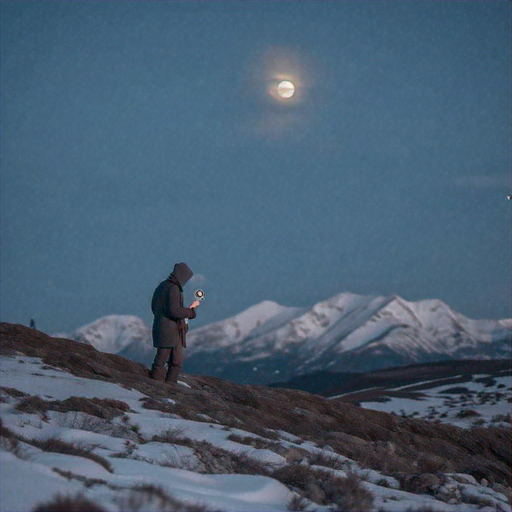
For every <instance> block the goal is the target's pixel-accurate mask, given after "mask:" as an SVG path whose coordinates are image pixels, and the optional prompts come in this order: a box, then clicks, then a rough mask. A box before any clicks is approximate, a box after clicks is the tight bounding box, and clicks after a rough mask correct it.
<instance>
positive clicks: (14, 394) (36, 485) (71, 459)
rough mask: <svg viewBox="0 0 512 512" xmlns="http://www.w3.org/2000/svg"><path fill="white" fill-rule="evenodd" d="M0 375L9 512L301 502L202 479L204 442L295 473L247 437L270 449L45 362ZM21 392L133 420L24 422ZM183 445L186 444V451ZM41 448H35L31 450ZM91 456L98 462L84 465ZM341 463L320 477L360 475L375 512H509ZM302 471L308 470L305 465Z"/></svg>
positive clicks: (452, 482)
mask: <svg viewBox="0 0 512 512" xmlns="http://www.w3.org/2000/svg"><path fill="white" fill-rule="evenodd" d="M0 368H1V385H2V400H1V403H0V415H1V419H2V443H1V452H0V454H1V470H2V473H1V476H2V478H1V493H0V510H1V511H2V512H3V511H5V512H18V511H19V512H27V511H30V510H34V509H35V507H36V506H37V505H38V504H41V503H44V502H48V501H50V500H52V499H53V498H54V497H55V495H56V494H60V495H61V496H64V495H70V496H76V495H77V494H78V493H81V495H82V497H83V499H87V500H91V501H93V502H94V503H96V504H97V505H98V506H100V507H102V508H103V509H104V510H108V511H116V512H117V511H123V512H126V511H129V510H144V511H148V512H150V511H152V510H155V511H156V510H186V508H180V507H192V506H193V505H198V506H204V507H206V508H207V509H208V510H225V511H232V512H239V511H240V512H242V511H247V512H254V511H256V510H257V511H262V512H263V511H268V512H277V511H285V510H294V508H293V507H292V508H290V507H291V505H290V503H291V502H292V499H294V498H297V497H298V495H297V493H296V492H295V491H294V490H292V489H291V488H288V487H287V486H285V485H284V484H283V483H281V482H280V481H278V480H276V479H274V478H270V477H268V476H261V475H258V474H234V473H231V474H208V473H206V472H205V471H201V472H200V470H199V468H200V466H201V460H200V457H199V455H200V454H199V453H198V451H197V449H198V448H197V447H198V446H203V445H201V444H200V443H203V442H206V443H208V446H210V447H216V448H218V449H219V450H223V452H222V453H226V452H228V453H231V454H233V455H234V456H235V455H236V456H244V457H247V458H249V459H251V460H254V461H256V462H259V463H263V464H265V465H266V466H267V467H273V468H280V467H284V466H285V465H287V464H289V461H287V459H286V457H285V456H283V455H280V454H278V453H276V452H275V451H273V450H270V449H268V448H265V447H262V448H256V447H253V446H250V445H248V444H246V443H242V442H237V440H240V439H242V438H244V437H246V438H247V437H252V438H255V439H262V438H260V437H259V436H257V435H255V434H253V433H249V432H245V431H242V430H238V429H234V428H229V427H226V426H223V425H221V424H218V423H213V422H212V423H209V422H207V421H204V422H203V421H191V420H184V419H181V418H180V417H178V416H177V415H173V414H169V413H165V412H162V411H159V410H152V409H147V408H144V407H143V404H144V399H147V397H146V396H145V395H143V394H142V393H140V392H138V391H134V390H131V389H127V388H125V387H123V386H120V385H117V384H112V383H108V382H104V381H99V380H90V379H85V378H79V377H76V376H73V375H71V374H69V373H67V372H65V371H63V370H60V369H57V368H53V367H50V366H48V365H45V364H43V363H42V362H41V360H40V359H37V358H31V357H27V356H4V357H2V358H1V362H0ZM14 390H17V391H14ZM19 392H22V393H25V394H27V395H31V396H38V397H40V398H41V399H43V400H45V401H55V400H59V401H63V400H66V399H68V398H70V397H85V398H98V399H110V400H117V401H121V402H124V403H125V404H127V405H128V406H129V410H127V411H125V412H124V414H122V415H118V416H116V417H114V418H111V419H109V420H107V419H104V418H100V417H97V416H91V415H90V414H86V413H85V412H77V411H76V410H75V411H68V412H59V411H55V410H50V411H47V412H44V413H41V412H38V411H34V412H23V411H22V410H20V409H19V408H16V406H17V404H19V403H20V402H21V401H22V400H23V399H26V398H27V396H26V395H23V394H22V393H19ZM169 400H170V402H172V400H171V399H169ZM6 429H8V430H6ZM6 432H13V433H14V434H16V436H17V437H18V439H22V440H24V441H27V442H24V441H18V442H17V443H14V442H12V437H10V436H9V435H7V434H6ZM278 434H279V438H278V440H277V441H276V442H277V443H279V444H280V445H281V446H282V447H283V448H285V451H287V450H288V451H290V450H293V449H294V448H295V449H299V448H300V450H301V452H302V453H304V452H310V453H316V454H322V455H324V456H325V457H331V458H332V457H333V455H334V454H333V453H332V452H330V451H329V450H328V449H321V448H319V447H318V446H315V445H314V444H313V443H308V442H303V440H302V439H299V438H297V437H295V436H293V435H291V434H287V433H286V432H282V431H280V432H278ZM164 439H165V441H164ZM184 439H187V440H188V442H183V440H184ZM33 440H37V442H35V443H34V442H31V441H33ZM45 440H60V441H62V442H66V443H70V444H73V445H75V446H79V447H80V448H81V450H82V452H80V453H81V454H78V455H77V454H69V453H55V452H53V451H48V450H44V449H42V448H40V447H38V446H43V445H41V443H42V442H43V441H45ZM173 440H174V441H173ZM38 443H39V444H38ZM84 451H85V452H87V451H88V452H90V453H91V454H94V455H95V456H98V457H100V458H97V459H96V460H94V459H91V458H90V457H86V456H84V455H83V452H84ZM219 457H220V456H219ZM336 457H337V459H338V461H339V462H340V467H338V468H336V469H332V468H326V467H322V469H323V470H324V471H329V472H332V473H334V474H336V476H341V477H345V476H347V475H348V474H349V473H351V474H355V475H357V477H358V478H359V479H361V481H362V484H361V485H362V486H363V487H364V488H365V489H366V490H367V491H369V492H371V493H372V495H373V499H374V501H373V505H372V506H371V510H375V511H377V510H378V511H389V512H401V511H404V512H405V511H420V510H435V511H446V512H451V511H460V512H466V511H472V510H475V511H476V510H481V511H510V510H511V508H510V506H509V504H508V501H507V499H506V497H505V496H504V495H503V494H500V493H499V492H496V490H493V489H491V488H489V487H488V486H486V485H485V482H484V483H483V484H482V483H479V482H477V481H476V480H475V479H474V478H473V477H471V476H469V475H459V474H451V475H445V476H444V478H445V480H444V486H443V489H444V490H443V492H441V493H440V494H439V496H436V497H434V496H430V495H427V494H422V495H417V494H413V493H410V492H405V491H403V490H401V489H400V488H399V483H398V481H397V480H395V479H394V478H392V477H390V476H386V475H382V474H379V473H378V472H376V471H372V470H368V469H362V468H361V467H360V466H359V465H358V464H357V463H356V462H354V461H351V460H349V459H347V458H344V457H341V456H339V455H336ZM102 461H103V462H102ZM296 463H297V464H307V462H305V461H304V460H302V461H300V460H299V461H297V462H296ZM144 486H146V487H144ZM149 486H153V487H149ZM155 488H158V489H159V490H158V491H155V490H154V489H155ZM151 489H153V491H151ZM162 491H163V492H164V493H165V495H164V497H162ZM443 493H444V494H443ZM166 496H167V498H166ZM168 497H172V498H173V499H175V500H179V503H181V505H172V504H171V503H170V502H169V500H168ZM166 500H167V501H166ZM303 505H304V506H305V507H306V510H318V511H322V510H324V511H327V510H331V509H330V508H328V507H326V506H319V505H317V504H316V503H313V502H311V501H309V500H305V501H304V502H303ZM173 506H174V507H175V508H172V507H173ZM189 510H192V508H189ZM196 510H197V509H196Z"/></svg>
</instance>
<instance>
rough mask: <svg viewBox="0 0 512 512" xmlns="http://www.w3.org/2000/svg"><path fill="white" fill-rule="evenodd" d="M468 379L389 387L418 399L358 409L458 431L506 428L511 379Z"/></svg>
mask: <svg viewBox="0 0 512 512" xmlns="http://www.w3.org/2000/svg"><path fill="white" fill-rule="evenodd" d="M460 377H461V378H463V377H464V376H462V375H461V376H460ZM469 379H470V380H468V381H466V382H462V383H459V384H443V385H439V386H433V384H434V383H433V382H432V381H428V382H424V383H415V384H411V385H408V386H401V387H398V388H392V392H393V393H395V392H402V393H407V392H411V393H413V394H414V393H418V396H417V397H416V398H404V397H395V396H386V397H381V398H379V401H371V400H368V401H366V400H365V401H362V402H361V406H362V407H365V408H367V409H372V410H375V411H383V412H389V413H394V414H398V415H401V416H406V417H413V418H421V419H427V420H431V421H439V422H441V423H449V424H451V425H455V426H457V427H461V428H470V427H475V426H485V427H489V426H499V427H508V428H510V423H511V414H510V411H511V402H512V376H511V375H505V376H502V377H499V376H498V377H496V376H492V375H487V374H481V375H473V376H472V377H469ZM363 391H364V390H362V391H360V392H363ZM384 394H385V393H383V395H384ZM340 396H343V395H340ZM336 398H338V397H332V399H336ZM381 400H386V401H381Z"/></svg>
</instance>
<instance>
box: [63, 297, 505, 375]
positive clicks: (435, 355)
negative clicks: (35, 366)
mask: <svg viewBox="0 0 512 512" xmlns="http://www.w3.org/2000/svg"><path fill="white" fill-rule="evenodd" d="M67 337H70V338H71V339H75V340H77V341H86V342H89V343H91V344H92V345H94V346H95V347H96V348H97V349H99V350H102V351H106V352H117V353H120V354H122V355H125V357H129V358H131V359H134V360H138V361H141V362H144V363H146V364H148V363H149V362H150V361H151V357H152V355H153V354H154V350H153V349H152V348H151V339H150V338H151V333H150V329H149V328H148V327H147V326H145V325H144V323H143V322H142V321H141V320H139V319H137V318H136V317H116V316H114V317H105V318H104V319H100V320H97V321H96V322H93V323H92V324H89V325H88V326H85V327H82V328H80V329H78V330H77V331H75V332H74V333H71V334H70V335H68V336H67ZM511 338H512V320H511V319H507V320H471V319H469V318H466V317H465V316H463V315H461V314H459V313H456V312H455V311H453V310H452V309H451V308H450V307H449V306H447V305H446V304H445V303H443V302H442V301H440V300H435V299H433V300H423V301H418V302H408V301H405V300H404V299H402V298H400V297H398V296H396V295H395V296H386V297H384V296H361V295H355V294H351V293H342V294H339V295H336V296H334V297H332V298H330V299H328V300H325V301H322V302H319V303H317V304H315V305H314V306H313V307H311V308H297V307H285V306H282V305H279V304H277V303H275V302H272V301H264V302H261V303H259V304H256V305H255V306H252V307H251V308H249V309H247V310H245V311H243V312H241V313H240V314H238V315H235V316H233V317H231V318H228V319H226V320H222V321H220V322H216V323H213V324H209V325H206V326H203V327H200V328H198V329H194V330H191V331H190V332H189V334H188V337H187V350H186V362H185V366H186V368H185V370H186V371H187V372H189V373H196V374H207V375H212V376H218V377H222V378H226V379H230V380H233V381H235V382H240V383H251V384H267V383H270V382H275V381H283V380H287V379H289V378H292V377H294V376H297V375H301V374H307V373H312V372H315V371H320V370H329V371H353V372H368V371H372V370H377V369H380V368H386V367H390V366H401V365H407V364H413V363H421V362H429V361H440V360H446V359H465V358H475V359H477V358H478V359H490V358H493V359H497V358H508V357H510V356H511Z"/></svg>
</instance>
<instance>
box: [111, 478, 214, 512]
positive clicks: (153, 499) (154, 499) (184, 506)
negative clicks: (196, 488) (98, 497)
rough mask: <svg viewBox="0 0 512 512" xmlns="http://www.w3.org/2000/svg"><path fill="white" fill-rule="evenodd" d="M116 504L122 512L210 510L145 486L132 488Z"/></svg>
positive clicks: (156, 487) (201, 511) (196, 511)
mask: <svg viewBox="0 0 512 512" xmlns="http://www.w3.org/2000/svg"><path fill="white" fill-rule="evenodd" d="M116 502H117V503H118V504H119V506H120V507H121V510H123V512H144V511H145V510H148V509H151V510H153V509H154V507H155V506H156V507H157V509H158V510H159V511H160V512H209V511H210V510H211V509H209V508H207V507H205V506H203V505H200V504H190V503H185V502H183V501H180V500H178V499H176V498H174V497H173V496H170V495H169V494H167V492H165V490H164V489H163V488H162V487H160V486H157V485H152V484H149V485H148V484H146V485H138V486H135V487H132V488H131V490H130V494H129V495H128V496H127V497H120V498H118V499H117V500H116Z"/></svg>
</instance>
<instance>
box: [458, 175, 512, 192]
mask: <svg viewBox="0 0 512 512" xmlns="http://www.w3.org/2000/svg"><path fill="white" fill-rule="evenodd" d="M454 184H455V186H456V187H459V188H467V189H478V190H482V189H494V190H496V189H510V187H511V185H512V176H511V175H510V174H499V175H496V176H485V175H480V176H461V177H458V178H456V179H455V180H454Z"/></svg>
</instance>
